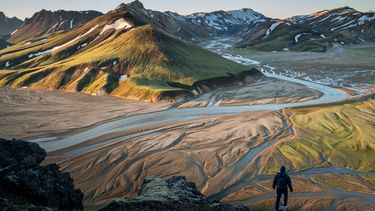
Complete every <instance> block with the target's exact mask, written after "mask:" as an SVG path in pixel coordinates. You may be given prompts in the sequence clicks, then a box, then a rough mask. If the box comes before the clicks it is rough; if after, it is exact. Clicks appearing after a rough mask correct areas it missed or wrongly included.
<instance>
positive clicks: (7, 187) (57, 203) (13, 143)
mask: <svg viewBox="0 0 375 211" xmlns="http://www.w3.org/2000/svg"><path fill="white" fill-rule="evenodd" d="M45 156H46V152H45V150H44V149H42V148H40V147H39V145H38V144H35V143H29V142H24V141H21V140H15V139H14V140H4V139H0V190H1V191H0V199H1V200H0V202H1V203H0V209H1V210H3V209H5V210H7V209H10V210H14V209H16V210H17V206H19V205H22V207H25V206H26V207H29V208H33V209H34V208H35V209H39V210H40V209H42V208H41V207H49V209H50V208H52V209H67V210H72V209H75V210H76V209H83V206H82V199H83V194H82V192H81V191H80V190H78V189H74V185H73V180H72V179H71V177H70V174H69V173H63V172H61V171H60V170H59V166H58V165H56V164H50V165H46V166H42V165H40V163H41V162H42V161H43V160H44V158H45ZM43 209H44V208H43Z"/></svg>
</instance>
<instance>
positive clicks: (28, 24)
mask: <svg viewBox="0 0 375 211" xmlns="http://www.w3.org/2000/svg"><path fill="white" fill-rule="evenodd" d="M100 15H102V13H101V12H97V11H65V10H58V11H47V10H41V11H40V12H37V13H35V14H34V15H33V16H32V17H31V18H27V19H26V20H25V22H24V23H23V24H22V25H21V26H19V27H18V28H17V31H14V32H13V33H12V34H10V36H9V37H8V39H7V40H8V42H10V43H17V42H20V41H23V40H27V39H30V38H35V37H39V36H43V35H45V34H49V33H52V32H59V31H60V32H61V31H69V30H71V29H73V28H76V27H78V26H81V25H82V24H85V23H87V22H88V21H90V20H92V19H94V18H96V17H98V16H100Z"/></svg>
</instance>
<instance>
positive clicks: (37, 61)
mask: <svg viewBox="0 0 375 211" xmlns="http://www.w3.org/2000/svg"><path fill="white" fill-rule="evenodd" d="M131 7H132V5H131V4H130V5H129V6H126V7H125V6H122V7H121V8H118V9H116V10H113V11H111V12H109V13H108V14H106V15H103V16H100V17H98V18H95V19H94V20H92V21H90V22H88V23H87V24H85V25H83V26H81V27H79V28H76V29H73V30H71V31H69V32H66V33H60V34H56V35H49V36H45V37H40V38H37V39H31V40H28V41H25V42H21V43H18V44H17V45H15V46H12V47H10V48H7V49H4V50H2V51H0V55H2V56H1V57H0V67H2V68H7V69H8V70H3V71H0V84H1V85H9V86H13V87H23V86H29V87H33V88H43V89H60V90H65V91H72V92H75V91H79V92H85V93H89V94H105V93H110V94H111V95H115V96H121V97H127V98H135V99H144V100H152V101H157V100H160V99H169V98H174V97H175V96H178V95H192V94H193V93H195V94H196V93H197V92H203V91H205V90H207V89H210V82H209V81H204V80H209V79H211V78H217V77H221V81H220V82H219V85H220V84H223V83H224V84H225V83H232V82H234V81H236V80H245V78H246V77H244V76H247V75H250V76H251V77H250V78H257V77H261V74H260V73H259V72H258V71H257V70H252V71H247V72H244V71H246V70H247V69H248V68H247V67H246V66H242V65H239V64H236V63H234V62H231V61H229V60H226V59H224V58H222V57H220V56H218V55H216V54H214V53H212V52H209V51H206V50H203V49H201V48H199V47H197V46H194V45H191V44H187V43H184V42H182V41H180V40H178V39H175V38H173V37H171V36H169V35H167V34H165V33H163V32H162V31H161V30H159V29H157V28H155V27H153V26H151V25H149V24H147V23H145V22H143V21H141V20H139V19H137V18H135V17H134V15H133V14H132V13H130V12H129V10H130V8H131ZM243 72H244V73H243ZM241 73H242V75H241V77H237V75H239V74H241ZM252 76H256V77H252ZM199 81H204V85H201V84H200V83H199ZM215 82H216V83H218V81H215ZM202 86H203V87H202ZM194 90H195V91H194Z"/></svg>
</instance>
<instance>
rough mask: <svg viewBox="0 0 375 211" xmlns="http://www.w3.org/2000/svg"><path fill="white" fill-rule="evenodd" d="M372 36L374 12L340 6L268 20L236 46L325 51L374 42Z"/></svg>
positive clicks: (374, 28)
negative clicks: (303, 14) (304, 14)
mask: <svg viewBox="0 0 375 211" xmlns="http://www.w3.org/2000/svg"><path fill="white" fill-rule="evenodd" d="M374 34H375V13H362V12H359V11H356V10H354V9H352V8H349V7H342V8H337V9H333V10H324V11H319V12H316V13H313V14H311V15H306V16H296V17H292V18H289V19H286V20H272V21H270V22H267V23H265V24H264V25H263V26H261V27H260V28H258V30H257V31H256V32H254V33H249V34H247V35H246V36H244V37H243V39H242V40H241V41H240V42H238V43H237V45H236V46H237V47H250V48H254V49H258V50H266V51H274V50H276V51H280V50H293V51H326V50H327V49H328V48H330V47H332V46H333V45H347V44H355V43H359V42H362V41H375V35H374Z"/></svg>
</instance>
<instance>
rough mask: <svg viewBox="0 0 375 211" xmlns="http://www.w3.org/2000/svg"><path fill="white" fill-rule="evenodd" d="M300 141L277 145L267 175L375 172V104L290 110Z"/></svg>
mask: <svg viewBox="0 0 375 211" xmlns="http://www.w3.org/2000/svg"><path fill="white" fill-rule="evenodd" d="M291 112H292V115H291V121H292V123H293V127H294V128H295V130H296V133H297V137H296V138H294V139H292V140H288V141H286V142H283V143H281V144H279V145H277V150H276V151H274V152H273V153H272V154H271V155H270V156H271V158H270V159H268V161H267V163H266V164H265V165H266V166H267V170H266V172H265V173H275V172H274V170H275V168H273V167H274V166H280V165H282V164H287V165H288V167H289V168H290V169H294V170H301V169H307V168H315V167H327V166H331V165H333V166H336V167H346V168H349V169H356V170H360V171H375V100H367V101H364V102H350V103H346V104H339V105H331V106H323V107H309V108H295V109H291Z"/></svg>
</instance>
